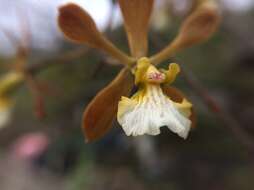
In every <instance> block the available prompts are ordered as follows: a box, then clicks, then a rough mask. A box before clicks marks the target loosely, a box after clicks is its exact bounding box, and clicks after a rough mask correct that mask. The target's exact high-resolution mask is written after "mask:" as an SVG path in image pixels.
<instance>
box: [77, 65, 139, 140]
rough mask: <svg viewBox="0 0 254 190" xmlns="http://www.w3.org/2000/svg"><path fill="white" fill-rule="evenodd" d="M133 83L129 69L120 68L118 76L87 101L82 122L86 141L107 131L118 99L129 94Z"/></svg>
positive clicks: (94, 138)
mask: <svg viewBox="0 0 254 190" xmlns="http://www.w3.org/2000/svg"><path fill="white" fill-rule="evenodd" d="M133 85H134V80H133V77H132V75H131V72H130V71H129V69H127V68H125V69H122V71H121V72H120V73H119V74H118V76H117V77H116V78H115V79H114V80H113V81H112V82H111V83H110V84H109V85H108V86H107V87H105V88H104V89H103V90H101V91H100V92H99V93H98V94H97V95H96V97H95V98H94V99H93V100H92V101H91V102H90V103H89V105H88V106H87V108H86V110H85V112H84V115H83V123H82V124H83V125H82V128H83V131H84V133H85V137H86V141H87V142H90V141H94V140H96V139H98V138H100V137H102V136H103V135H105V134H106V133H107V132H108V131H109V129H110V128H111V127H112V123H113V121H114V119H115V117H116V113H117V107H118V101H119V100H120V98H121V96H128V95H129V93H130V91H131V89H132V87H133Z"/></svg>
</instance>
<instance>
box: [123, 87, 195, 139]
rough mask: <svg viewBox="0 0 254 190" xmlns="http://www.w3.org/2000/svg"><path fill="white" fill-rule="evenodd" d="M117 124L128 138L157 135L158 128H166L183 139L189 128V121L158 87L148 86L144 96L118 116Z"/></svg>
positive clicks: (158, 132)
mask: <svg viewBox="0 0 254 190" xmlns="http://www.w3.org/2000/svg"><path fill="white" fill-rule="evenodd" d="M133 101H135V100H133ZM118 122H119V123H120V124H121V126H122V127H123V130H124V131H125V133H126V135H128V136H130V135H133V136H138V135H144V134H149V135H158V134H160V127H163V126H167V127H168V128H169V129H170V130H171V131H172V132H174V133H177V134H178V135H179V136H180V137H182V138H184V139H185V138H187V136H188V133H189V130H190V126H191V121H190V120H189V119H188V118H187V117H185V116H184V115H182V114H181V113H180V112H179V111H178V109H177V108H176V106H175V105H174V103H173V102H172V101H171V100H170V99H169V98H168V97H167V96H165V95H164V94H163V92H162V90H161V88H160V86H159V85H149V86H148V89H147V93H146V95H145V96H144V97H143V98H142V99H141V100H140V101H139V102H137V104H136V106H134V107H132V108H131V109H128V110H126V112H125V113H124V114H122V115H121V116H119V117H118Z"/></svg>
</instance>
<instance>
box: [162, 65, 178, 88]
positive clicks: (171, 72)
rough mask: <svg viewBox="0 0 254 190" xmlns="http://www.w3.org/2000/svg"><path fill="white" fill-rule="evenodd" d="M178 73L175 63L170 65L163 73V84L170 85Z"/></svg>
mask: <svg viewBox="0 0 254 190" xmlns="http://www.w3.org/2000/svg"><path fill="white" fill-rule="evenodd" d="M179 72H180V67H179V65H178V64H176V63H171V64H170V65H169V68H168V70H167V71H164V74H165V75H166V80H165V83H168V84H171V83H172V82H174V81H175V79H176V76H177V75H178V73H179Z"/></svg>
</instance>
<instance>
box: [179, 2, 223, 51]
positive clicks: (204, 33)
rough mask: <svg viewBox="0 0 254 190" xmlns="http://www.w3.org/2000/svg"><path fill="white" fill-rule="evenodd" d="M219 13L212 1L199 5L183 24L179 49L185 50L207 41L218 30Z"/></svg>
mask: <svg viewBox="0 0 254 190" xmlns="http://www.w3.org/2000/svg"><path fill="white" fill-rule="evenodd" d="M219 23H220V13H219V10H218V6H217V4H216V3H215V2H213V1H207V2H205V3H201V4H200V5H199V7H197V8H196V10H195V11H194V12H193V13H192V14H191V15H190V16H188V17H187V18H186V19H185V21H184V22H183V24H182V26H181V28H180V32H179V36H178V38H177V39H178V40H180V41H181V43H180V44H181V48H186V47H189V46H192V45H195V44H199V43H202V42H204V41H206V40H208V39H209V38H210V37H211V36H212V35H213V34H214V32H215V31H216V29H217V28H218V25H219Z"/></svg>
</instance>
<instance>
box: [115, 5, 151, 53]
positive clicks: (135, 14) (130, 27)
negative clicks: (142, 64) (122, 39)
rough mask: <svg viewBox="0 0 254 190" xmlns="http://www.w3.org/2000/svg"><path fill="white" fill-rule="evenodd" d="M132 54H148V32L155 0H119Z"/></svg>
mask: <svg viewBox="0 0 254 190" xmlns="http://www.w3.org/2000/svg"><path fill="white" fill-rule="evenodd" d="M118 2H119V4H120V8H121V11H122V14H123V18H124V25H125V29H126V32H127V36H128V41H129V46H130V49H131V54H132V56H134V57H136V58H140V57H142V56H145V55H146V54H147V47H148V42H147V32H148V25H149V20H150V16H151V12H152V8H153V3H154V0H119V1H118Z"/></svg>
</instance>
